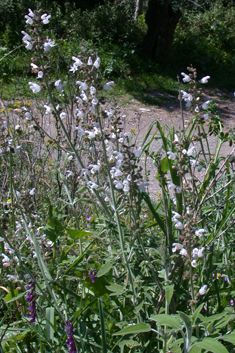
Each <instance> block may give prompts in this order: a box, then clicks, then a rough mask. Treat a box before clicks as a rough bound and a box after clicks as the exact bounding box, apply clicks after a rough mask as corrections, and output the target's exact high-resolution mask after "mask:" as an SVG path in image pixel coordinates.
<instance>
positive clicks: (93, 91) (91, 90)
mask: <svg viewBox="0 0 235 353" xmlns="http://www.w3.org/2000/svg"><path fill="white" fill-rule="evenodd" d="M90 94H91V95H92V96H94V95H95V94H96V88H95V87H94V86H91V87H90Z"/></svg>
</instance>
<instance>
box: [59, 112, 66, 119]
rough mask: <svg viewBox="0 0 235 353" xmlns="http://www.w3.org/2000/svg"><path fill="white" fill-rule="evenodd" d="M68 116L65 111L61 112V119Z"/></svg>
mask: <svg viewBox="0 0 235 353" xmlns="http://www.w3.org/2000/svg"><path fill="white" fill-rule="evenodd" d="M66 117H67V114H66V113H64V112H62V113H60V119H61V120H64V119H66Z"/></svg>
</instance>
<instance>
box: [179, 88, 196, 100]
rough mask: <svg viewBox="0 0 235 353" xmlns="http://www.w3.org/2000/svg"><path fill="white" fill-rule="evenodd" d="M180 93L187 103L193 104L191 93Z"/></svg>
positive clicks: (182, 91)
mask: <svg viewBox="0 0 235 353" xmlns="http://www.w3.org/2000/svg"><path fill="white" fill-rule="evenodd" d="M180 92H181V93H182V99H183V100H184V101H185V102H191V101H192V100H193V96H192V95H191V94H190V93H187V92H185V91H184V90H182V89H181V90H180Z"/></svg>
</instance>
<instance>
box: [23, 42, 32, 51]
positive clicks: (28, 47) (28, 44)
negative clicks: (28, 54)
mask: <svg viewBox="0 0 235 353" xmlns="http://www.w3.org/2000/svg"><path fill="white" fill-rule="evenodd" d="M24 43H25V44H26V47H25V48H26V49H27V50H31V49H32V48H33V46H32V43H30V42H29V41H28V40H26V41H25V42H24Z"/></svg>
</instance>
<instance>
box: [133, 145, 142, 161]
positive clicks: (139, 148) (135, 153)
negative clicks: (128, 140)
mask: <svg viewBox="0 0 235 353" xmlns="http://www.w3.org/2000/svg"><path fill="white" fill-rule="evenodd" d="M141 151H142V147H141V146H140V147H138V148H137V150H135V152H134V155H135V158H139V157H140V155H141Z"/></svg>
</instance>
